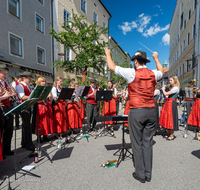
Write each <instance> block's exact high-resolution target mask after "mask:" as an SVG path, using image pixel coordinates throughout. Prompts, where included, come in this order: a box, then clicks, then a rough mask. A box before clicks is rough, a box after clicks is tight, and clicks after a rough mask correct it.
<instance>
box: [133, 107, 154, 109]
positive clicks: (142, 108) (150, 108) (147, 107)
mask: <svg viewBox="0 0 200 190" xmlns="http://www.w3.org/2000/svg"><path fill="white" fill-rule="evenodd" d="M144 108H145V109H151V108H155V107H150V108H149V107H143V108H130V109H144Z"/></svg>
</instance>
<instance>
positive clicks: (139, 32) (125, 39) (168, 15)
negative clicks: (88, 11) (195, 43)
mask: <svg viewBox="0 0 200 190" xmlns="http://www.w3.org/2000/svg"><path fill="white" fill-rule="evenodd" d="M102 3H103V4H104V5H105V7H106V8H107V9H108V11H109V12H110V13H111V15H112V18H111V19H110V27H109V34H110V35H111V36H112V37H113V38H114V39H115V41H116V42H117V43H118V44H120V46H121V47H122V49H123V50H124V51H125V52H128V53H129V54H130V56H131V57H132V56H133V55H134V54H135V52H136V51H137V50H142V51H146V52H147V57H148V58H149V59H150V61H151V62H150V63H148V64H147V67H148V68H149V69H155V68H156V65H155V62H154V60H153V58H152V53H151V52H150V51H149V50H147V49H146V48H144V47H143V46H142V45H140V44H139V43H138V42H141V43H142V44H144V45H145V46H147V47H148V48H149V49H151V50H152V51H157V52H158V54H159V60H160V62H161V64H163V62H164V61H165V60H167V62H169V35H168V34H167V33H168V29H169V26H170V22H171V19H172V16H173V12H174V9H175V6H176V0H167V1H162V0H143V1H136V0H123V1H121V0H102Z"/></svg>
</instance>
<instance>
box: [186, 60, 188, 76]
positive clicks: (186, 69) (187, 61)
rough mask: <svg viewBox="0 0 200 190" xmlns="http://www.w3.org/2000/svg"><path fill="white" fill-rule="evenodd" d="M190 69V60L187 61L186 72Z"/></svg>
mask: <svg viewBox="0 0 200 190" xmlns="http://www.w3.org/2000/svg"><path fill="white" fill-rule="evenodd" d="M188 71H189V61H186V73H187V72H188Z"/></svg>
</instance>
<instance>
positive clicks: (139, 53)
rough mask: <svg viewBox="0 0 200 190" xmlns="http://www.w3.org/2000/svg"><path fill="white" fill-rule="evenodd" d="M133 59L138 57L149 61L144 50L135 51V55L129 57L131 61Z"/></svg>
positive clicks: (146, 61)
mask: <svg viewBox="0 0 200 190" xmlns="http://www.w3.org/2000/svg"><path fill="white" fill-rule="evenodd" d="M135 59H140V60H142V61H144V62H145V63H149V62H150V61H149V60H148V59H147V54H146V52H144V51H140V50H139V51H137V52H136V53H135V55H134V56H133V57H132V58H131V61H134V60H135Z"/></svg>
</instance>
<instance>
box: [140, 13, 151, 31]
mask: <svg viewBox="0 0 200 190" xmlns="http://www.w3.org/2000/svg"><path fill="white" fill-rule="evenodd" d="M150 21H151V16H148V15H147V16H144V15H143V16H142V17H140V19H139V21H138V22H139V28H138V29H137V31H138V32H140V33H143V31H144V29H145V28H146V27H147V25H148V24H149V23H150Z"/></svg>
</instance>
